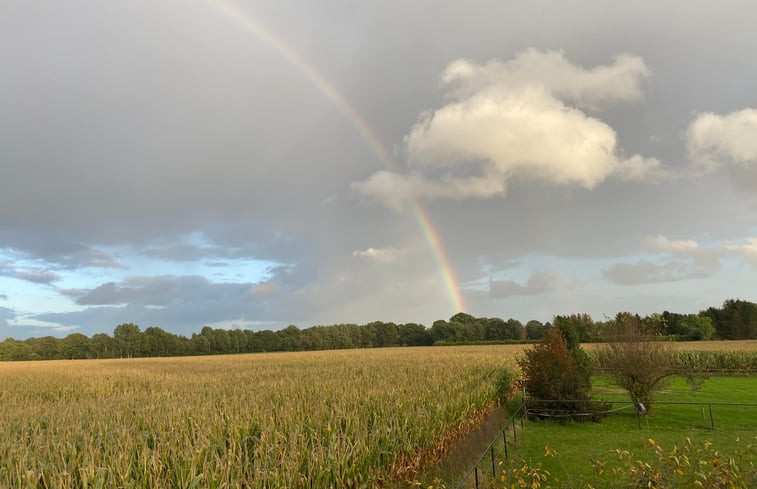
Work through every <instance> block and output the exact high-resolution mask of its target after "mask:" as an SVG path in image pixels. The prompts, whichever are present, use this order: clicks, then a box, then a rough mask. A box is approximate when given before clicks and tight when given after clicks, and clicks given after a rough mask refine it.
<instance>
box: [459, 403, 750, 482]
mask: <svg viewBox="0 0 757 489" xmlns="http://www.w3.org/2000/svg"><path fill="white" fill-rule="evenodd" d="M558 402H559V403H561V404H563V405H564V404H567V403H584V404H585V403H586V401H585V400H581V401H579V400H568V401H566V400H559V401H557V400H543V399H539V400H536V399H524V401H523V404H522V405H520V406H519V407H518V409H517V410H516V411H515V413H513V414H512V415H511V416H510V417H509V418H508V419H507V421H505V423H504V425H503V426H502V428H501V429H500V430H499V431H498V432H497V435H495V437H494V439H493V440H492V442H491V443H490V444H489V446H488V447H487V448H486V450H484V451H483V452H482V453H481V455H480V456H479V458H478V459H477V460H476V463H475V464H474V465H473V466H472V467H471V468H470V469H469V470H468V471H467V472H466V473H465V475H464V476H463V477H462V478H461V479H460V480H459V482H458V483H457V485H455V486H454V487H455V489H463V488H466V487H475V488H476V489H481V488H482V487H487V486H485V480H486V479H489V465H491V478H492V479H493V478H496V476H497V474H496V470H497V465H498V457H502V456H503V457H504V459H505V460H507V459H509V458H510V452H511V451H512V449H513V448H514V445H515V444H516V443H517V442H518V436H519V435H518V431H517V429H516V425H517V424H520V429H521V433H520V437H521V439H522V438H523V437H524V436H525V433H524V430H525V424H524V420H526V419H528V417H529V416H531V417H537V418H558V417H565V418H568V417H569V418H572V419H580V417H587V418H588V417H596V416H597V415H611V414H616V413H619V412H621V411H628V410H632V411H633V412H634V414H635V418H636V420H637V421H638V423H639V428H641V427H642V419H647V418H642V414H643V411H642V410H641V409H640V408H639V407H638V406H636V405H634V404H633V403H632V402H629V401H628V400H623V401H606V400H602V401H601V402H602V403H603V404H605V405H609V406H610V409H606V410H601V411H590V412H580V413H560V412H557V413H555V412H549V410H545V409H543V406H544V405H545V404H549V403H558ZM529 404H531V405H532V407H533V406H542V408H540V409H538V410H537V409H532V408H530V407H529ZM616 405H619V407H613V406H616ZM654 406H655V409H662V408H663V407H665V406H690V407H692V408H700V409H697V410H696V411H695V412H696V415H697V416H699V414H700V413H701V421H702V425H701V426H699V427H700V428H704V429H711V430H715V429H717V427H718V426H728V427H730V428H733V427H734V420H739V419H744V420H747V422H749V420H752V421H751V423H749V428H752V429H755V430H757V404H754V403H727V402H708V401H701V402H675V401H666V402H665V401H661V402H655V404H654ZM750 408H751V409H753V411H751V412H749V413H748V414H746V415H745V414H744V410H745V409H747V410H748V409H750ZM731 411H734V412H731ZM717 413H720V415H721V416H720V419H721V420H724V423H720V424H719V423H717V422H716V418H715V415H716V414H717ZM689 414H691V413H689ZM665 419H666V418H665V416H664V414H663V416H660V417H659V420H660V421H661V422H663V423H665ZM666 426H667V427H670V425H668V424H667V423H666ZM681 428H682V429H683V428H684V426H682V427H681ZM508 434H509V439H508ZM500 446H501V447H502V448H501V449H500V448H499V447H500ZM500 460H501V459H500Z"/></svg>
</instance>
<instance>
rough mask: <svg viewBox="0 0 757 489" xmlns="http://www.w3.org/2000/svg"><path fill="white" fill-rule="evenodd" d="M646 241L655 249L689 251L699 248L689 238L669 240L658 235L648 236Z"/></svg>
mask: <svg viewBox="0 0 757 489" xmlns="http://www.w3.org/2000/svg"><path fill="white" fill-rule="evenodd" d="M647 241H648V242H649V243H650V245H651V246H652V248H654V249H655V250H657V251H669V252H691V251H696V250H698V249H699V245H698V244H697V242H696V241H694V240H691V239H681V240H671V239H668V238H666V237H665V236H661V235H658V236H650V237H648V238H647Z"/></svg>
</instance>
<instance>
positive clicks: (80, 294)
mask: <svg viewBox="0 0 757 489" xmlns="http://www.w3.org/2000/svg"><path fill="white" fill-rule="evenodd" d="M249 288H250V286H249V284H228V283H212V282H210V281H209V280H207V279H206V278H204V277H200V276H172V275H163V276H157V277H146V276H137V277H127V278H126V279H124V280H123V281H122V282H120V283H115V282H107V283H104V284H102V285H99V286H98V287H95V288H93V289H65V290H61V293H63V294H64V295H67V296H69V297H72V298H74V300H75V302H76V303H77V304H79V305H82V306H104V305H122V304H129V305H138V306H159V307H160V306H167V305H169V304H171V303H172V302H199V301H205V300H212V299H214V298H217V297H222V296H228V295H231V296H236V297H237V298H238V299H241V298H242V297H243V296H244V294H245V293H246V291H247V290H249Z"/></svg>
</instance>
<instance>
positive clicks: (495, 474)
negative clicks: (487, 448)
mask: <svg viewBox="0 0 757 489" xmlns="http://www.w3.org/2000/svg"><path fill="white" fill-rule="evenodd" d="M491 452H492V477H497V472H496V471H495V470H494V443H492V450H491Z"/></svg>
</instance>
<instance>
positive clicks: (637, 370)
mask: <svg viewBox="0 0 757 489" xmlns="http://www.w3.org/2000/svg"><path fill="white" fill-rule="evenodd" d="M597 360H598V364H599V366H600V367H601V368H602V369H604V370H605V371H606V372H607V373H608V374H609V375H610V376H611V377H612V378H613V380H614V381H615V383H616V384H617V385H619V386H620V387H622V388H623V389H625V390H626V392H628V395H629V396H630V397H631V400H632V401H633V402H634V403H635V404H636V405H637V408H639V409H640V410H641V412H642V413H649V412H650V411H651V407H652V401H653V399H654V395H655V393H656V392H658V391H659V390H660V389H661V388H662V386H663V385H664V380H665V379H666V378H667V377H670V376H671V375H674V374H676V373H677V370H676V367H675V365H674V363H673V353H672V350H671V349H670V346H669V343H667V342H665V341H661V339H660V338H659V336H655V335H650V334H647V333H646V332H645V331H644V329H643V326H642V323H641V322H640V321H639V320H638V317H636V316H632V315H630V314H627V313H626V314H618V317H617V319H616V324H615V330H614V331H613V334H612V335H611V336H610V338H609V341H608V342H607V343H605V344H604V346H602V347H601V348H600V350H599V351H598V353H597Z"/></svg>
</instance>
